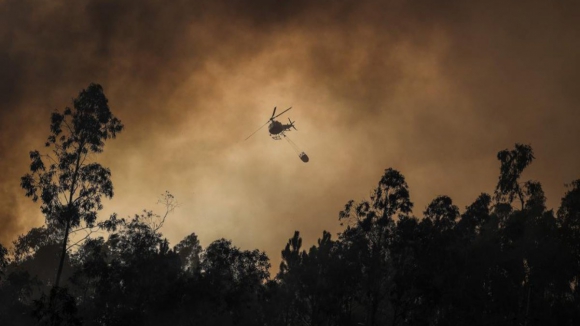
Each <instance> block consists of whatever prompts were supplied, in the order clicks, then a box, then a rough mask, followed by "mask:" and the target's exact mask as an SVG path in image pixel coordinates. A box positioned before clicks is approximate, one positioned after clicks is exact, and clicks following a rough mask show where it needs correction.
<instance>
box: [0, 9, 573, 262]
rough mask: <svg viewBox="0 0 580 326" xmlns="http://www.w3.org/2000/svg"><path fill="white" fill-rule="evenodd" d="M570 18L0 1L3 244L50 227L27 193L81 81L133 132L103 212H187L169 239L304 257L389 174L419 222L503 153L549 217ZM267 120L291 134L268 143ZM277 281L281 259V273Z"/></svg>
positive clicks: (488, 172) (562, 120)
mask: <svg viewBox="0 0 580 326" xmlns="http://www.w3.org/2000/svg"><path fill="white" fill-rule="evenodd" d="M578 7H579V5H578V4H576V3H575V2H571V1H570V2H566V1H560V2H557V3H556V2H547V1H528V2H526V3H525V4H517V3H506V2H502V1H495V2H494V1H492V2H490V1H481V2H479V1H470V2H465V1H446V2H444V3H442V2H434V1H395V0H393V1H368V2H360V1H266V0H263V1H185V0H184V1H172V2H169V3H168V2H164V1H154V0H147V1H140V2H138V3H136V2H134V1H112V0H109V1H105V0H94V1H73V0H61V1H50V2H38V1H32V0H30V1H15V0H7V1H6V0H5V1H0V72H1V73H0V130H1V133H2V137H1V139H0V153H1V155H2V160H1V161H0V165H1V171H2V172H3V173H2V174H1V175H0V183H1V184H2V187H0V205H1V206H0V207H1V208H2V210H1V213H0V221H1V224H0V225H1V227H0V242H2V243H5V244H6V243H8V242H10V241H11V240H13V239H14V238H15V237H16V236H17V235H18V234H19V233H22V232H26V230H27V229H29V228H30V227H31V226H37V225H39V224H40V223H41V222H42V216H40V214H39V212H38V210H37V207H36V206H35V205H34V204H32V203H31V202H30V200H29V199H28V198H25V197H24V193H23V191H22V190H21V189H20V188H19V178H20V176H21V175H23V174H24V173H26V171H27V167H28V151H29V150H32V149H42V144H43V142H44V140H45V137H46V136H47V135H48V118H49V115H50V113H51V112H52V111H53V110H55V109H63V108H64V107H65V106H67V105H71V101H70V99H71V98H73V97H74V96H76V94H77V93H78V92H79V91H80V90H81V89H82V88H84V87H86V86H87V85H88V84H89V83H90V82H97V83H100V84H102V85H103V87H104V89H105V93H106V94H107V96H108V97H109V100H110V104H111V108H112V110H113V112H114V113H115V114H116V115H117V116H118V117H119V118H120V119H121V120H122V121H123V122H124V124H125V125H126V130H125V131H124V132H123V133H122V134H121V135H120V136H119V138H118V139H116V140H114V141H112V142H110V143H109V144H107V146H106V147H105V153H104V154H103V155H102V156H101V157H98V158H97V159H98V160H99V161H100V162H102V163H103V164H104V165H105V166H108V167H110V168H111V170H112V172H113V178H114V184H115V194H116V195H115V198H114V199H113V201H111V202H108V203H105V205H106V212H104V213H108V212H111V211H117V212H119V213H120V214H121V215H128V214H132V213H134V212H137V211H139V210H140V209H141V208H154V209H155V208H157V209H159V208H158V207H155V205H154V204H155V202H156V196H157V194H160V193H162V192H163V191H164V190H166V189H167V190H170V191H172V192H173V193H174V194H175V195H176V197H177V198H178V199H180V201H181V202H182V203H183V205H182V207H180V208H179V209H178V210H177V211H176V213H175V215H173V216H172V217H171V218H170V220H169V221H168V223H167V225H166V227H165V230H164V233H165V234H166V235H167V236H168V237H169V238H170V240H171V242H172V243H177V241H179V240H180V239H181V238H183V237H184V236H185V235H186V234H187V233H189V232H192V231H195V232H196V233H198V234H199V235H200V238H201V240H202V242H204V244H207V243H208V242H209V241H212V240H214V239H217V238H218V237H226V238H231V239H233V240H234V242H235V243H237V244H239V245H241V246H243V247H248V248H256V247H258V248H261V249H265V250H267V251H268V253H269V254H270V256H271V258H273V259H274V261H276V260H277V258H278V257H277V256H278V252H279V250H281V249H282V248H283V245H284V243H285V242H286V240H285V239H287V238H289V237H290V236H291V235H292V232H293V231H294V230H295V229H299V230H301V232H302V234H303V235H304V236H305V239H306V242H305V243H312V242H313V241H314V240H315V239H316V237H319V236H320V234H321V232H322V230H323V229H328V230H331V231H333V232H336V231H338V230H339V226H338V221H337V213H338V211H339V210H340V208H341V207H342V206H343V204H344V203H345V202H346V201H347V200H349V199H355V200H356V199H362V198H364V197H365V196H367V195H368V193H369V191H370V190H371V189H372V187H374V186H375V184H376V182H377V181H378V179H379V177H380V175H381V174H382V171H383V170H384V169H385V168H387V167H391V166H392V167H394V168H396V169H398V170H400V171H401V172H402V173H403V174H404V175H405V176H406V177H407V179H408V182H409V184H410V188H411V196H412V199H413V200H414V202H415V203H416V211H415V214H417V215H420V214H421V211H422V208H423V207H424V206H425V205H426V204H427V203H428V202H429V201H430V200H431V199H432V198H434V197H435V196H437V195H440V194H447V195H449V196H451V197H452V198H454V200H456V202H457V203H458V204H459V205H460V206H465V205H467V204H469V203H470V202H471V201H472V200H474V199H475V198H476V197H477V195H479V193H480V192H481V191H487V192H491V191H493V187H494V185H495V182H496V180H497V173H498V171H499V165H498V162H497V161H496V159H495V154H496V153H497V151H499V150H501V149H504V148H507V147H510V146H512V145H513V143H515V142H523V143H530V144H531V145H532V146H533V148H534V149H535V151H536V157H537V162H535V163H534V164H532V167H531V168H530V170H529V171H528V172H527V173H526V174H525V175H524V177H525V178H533V179H538V180H539V181H540V182H542V183H543V185H544V187H545V190H546V193H547V196H548V198H549V199H550V200H551V201H550V202H549V204H550V205H552V206H555V205H557V204H558V199H559V198H560V197H561V195H562V194H563V192H564V187H563V184H564V183H565V182H568V181H570V180H572V179H574V178H578V177H579V175H578V167H579V166H580V154H579V153H578V151H577V150H576V149H575V147H576V146H577V143H578V141H577V139H580V128H578V122H579V121H580V116H579V113H578V112H579V110H578V108H577V106H578V103H579V100H580V79H579V78H578V75H579V73H580V65H579V63H578V60H577V58H578V57H580V40H579V38H580V36H579V35H580V33H579V29H580V28H579V27H580V26H579V23H578V22H577V19H575V17H574V14H575V13H576V12H578V9H580V8H578ZM274 106H278V107H279V108H286V107H289V106H294V109H293V111H289V112H288V114H287V115H285V116H282V117H281V119H284V120H285V119H287V118H288V117H291V118H292V119H293V120H296V126H297V128H298V129H299V131H298V132H292V133H290V134H289V135H290V137H292V139H293V140H294V141H295V142H296V143H297V144H298V145H299V146H301V147H302V148H303V149H304V150H305V151H306V152H307V153H308V154H309V156H310V158H311V162H309V163H308V164H306V165H304V164H303V163H302V162H300V160H299V159H298V157H297V155H296V154H295V153H294V152H293V151H292V148H291V147H290V146H288V145H286V144H284V143H283V141H281V142H275V141H272V140H269V139H268V137H267V132H266V131H265V130H262V131H261V133H258V134H256V135H255V136H254V137H252V138H251V139H250V140H248V141H246V142H242V140H243V139H244V138H245V137H246V136H247V135H248V134H250V133H251V132H252V131H254V130H255V128H257V127H259V126H260V125H261V124H262V123H264V122H265V120H266V119H267V118H268V117H269V115H270V113H271V110H272V108H273V107H274ZM273 265H274V266H275V265H276V263H275V262H274V264H273Z"/></svg>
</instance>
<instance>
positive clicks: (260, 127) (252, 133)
mask: <svg viewBox="0 0 580 326" xmlns="http://www.w3.org/2000/svg"><path fill="white" fill-rule="evenodd" d="M269 122H270V120H268V121H266V123H265V124H263V125H262V126H261V127H260V128H258V130H256V131H254V132H253V133H252V134H251V135H249V136H248V137H246V139H244V141H246V140H248V139H249V138H250V137H252V136H253V135H254V134H255V133H257V132H258V131H260V129H262V128H264V126H266V125H267V124H268V123H269Z"/></svg>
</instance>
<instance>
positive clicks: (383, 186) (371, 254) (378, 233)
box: [339, 168, 413, 326]
mask: <svg viewBox="0 0 580 326" xmlns="http://www.w3.org/2000/svg"><path fill="white" fill-rule="evenodd" d="M412 208H413V203H412V202H411V200H410V196H409V187H408V185H407V182H406V181H405V177H404V176H403V175H402V174H401V173H400V172H399V171H397V170H394V169H392V168H389V169H387V170H385V173H384V174H383V176H382V177H381V180H380V181H379V183H378V185H377V187H376V188H375V189H374V190H373V192H372V193H371V196H370V200H363V201H361V202H360V203H356V204H355V202H354V201H352V200H351V201H349V202H348V203H347V204H346V206H345V209H344V210H343V211H342V212H340V214H339V220H341V221H344V222H346V223H347V227H346V229H345V230H344V232H342V233H341V235H340V241H342V242H343V243H344V245H345V246H346V247H347V248H348V249H349V250H354V251H356V252H358V255H357V259H358V262H357V263H359V264H360V266H361V282H360V284H361V293H360V297H359V300H360V301H361V303H362V304H363V305H364V306H365V308H366V315H367V317H366V320H367V324H368V325H372V326H374V325H377V324H379V323H380V322H379V318H378V313H379V310H380V308H381V305H383V303H385V302H386V300H387V299H388V298H387V296H388V294H389V291H390V289H389V288H390V286H391V284H390V283H391V277H392V273H391V272H392V271H390V270H389V264H390V261H389V260H390V252H389V246H390V244H391V242H392V233H393V230H394V227H395V219H404V218H406V217H408V216H409V215H410V214H411V212H412ZM344 222H343V223H344Z"/></svg>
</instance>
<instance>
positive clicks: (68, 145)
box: [21, 84, 123, 288]
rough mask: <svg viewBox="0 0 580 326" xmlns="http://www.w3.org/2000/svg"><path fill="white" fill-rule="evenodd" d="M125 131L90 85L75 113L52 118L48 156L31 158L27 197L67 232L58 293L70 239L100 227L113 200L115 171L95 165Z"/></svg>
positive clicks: (25, 185) (99, 89) (67, 110)
mask: <svg viewBox="0 0 580 326" xmlns="http://www.w3.org/2000/svg"><path fill="white" fill-rule="evenodd" d="M122 130H123V124H122V123H121V121H120V120H119V119H118V118H116V117H115V116H114V115H113V114H112V113H111V110H110V109H109V105H108V100H107V98H106V97H105V94H104V93H103V88H102V87H101V86H100V85H98V84H90V85H89V86H88V87H87V89H84V90H82V91H81V92H80V93H79V96H78V97H77V98H76V99H74V100H73V107H72V108H69V107H67V108H65V110H64V111H63V112H62V113H61V112H58V111H56V112H54V113H52V116H51V122H50V135H49V136H48V140H47V142H46V144H45V145H46V148H47V149H48V150H47V153H46V154H41V153H40V152H39V151H37V150H35V151H31V152H30V160H31V163H30V173H27V174H26V175H24V176H23V177H22V178H21V186H22V188H23V189H24V190H25V191H26V196H27V197H31V198H32V200H33V201H34V202H37V201H38V200H40V202H41V211H42V213H43V214H44V216H45V218H46V222H47V224H48V225H51V226H54V227H56V228H58V229H59V230H62V249H61V254H60V262H59V267H58V271H57V275H56V280H55V284H54V287H55V288H56V287H58V286H59V284H60V277H61V272H62V266H63V262H64V258H65V256H66V252H67V249H68V248H67V243H68V240H69V235H70V234H71V232H73V231H74V230H79V229H91V228H93V227H95V226H96V219H97V212H98V211H99V210H101V209H102V208H103V205H102V202H101V198H102V197H103V196H104V197H108V198H111V197H112V196H113V183H112V182H111V171H110V170H109V169H108V168H105V167H103V166H102V165H101V164H99V163H97V162H95V161H94V158H95V156H96V154H99V153H101V152H103V149H104V146H105V141H106V140H108V139H111V138H115V136H116V135H117V134H118V133H119V132H121V131H122Z"/></svg>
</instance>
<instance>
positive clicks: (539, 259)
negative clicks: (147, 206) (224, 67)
mask: <svg viewBox="0 0 580 326" xmlns="http://www.w3.org/2000/svg"><path fill="white" fill-rule="evenodd" d="M73 104H74V105H73V108H66V109H65V110H64V111H63V112H62V113H60V112H55V113H54V114H53V115H52V117H51V121H50V131H51V133H50V135H49V137H48V140H47V142H46V148H47V150H46V153H44V152H41V151H36V150H35V151H32V152H31V153H30V159H31V165H30V173H28V174H26V175H25V176H23V177H22V183H21V185H22V188H23V189H24V191H25V193H24V195H26V196H28V197H31V198H32V199H33V200H34V201H40V204H41V211H42V213H43V214H44V216H45V218H46V219H45V221H46V223H45V225H43V226H41V227H38V228H33V229H31V230H30V231H29V232H28V233H26V234H23V235H21V236H19V237H18V239H17V240H16V241H14V243H13V244H12V246H10V247H9V248H5V247H3V246H2V245H0V320H1V321H2V325H39V324H40V325H321V326H322V325H328V326H331V325H371V326H374V325H578V324H580V288H579V287H578V281H579V278H580V259H579V258H580V179H579V180H572V181H571V182H570V184H568V185H567V186H568V190H567V191H566V193H565V194H564V196H563V198H562V200H561V203H560V207H559V208H558V209H557V210H555V211H554V210H553V209H549V208H548V207H546V197H545V195H544V192H543V190H542V185H541V183H540V182H539V181H535V180H521V175H522V173H523V171H524V170H525V169H526V168H527V167H528V166H529V165H530V164H532V163H533V160H534V159H535V157H534V153H533V149H532V147H531V146H529V145H524V144H515V146H514V148H513V149H504V150H501V151H500V152H499V153H498V155H497V158H498V161H499V176H498V182H497V186H496V188H495V189H494V190H493V193H486V192H482V193H481V195H479V196H478V197H477V198H476V199H475V200H474V201H473V203H472V204H470V205H468V206H467V207H466V208H464V209H461V208H460V207H458V206H457V205H455V204H454V203H453V200H452V199H451V198H450V197H448V196H445V195H441V196H437V197H436V198H435V199H433V200H432V201H431V202H430V203H429V204H428V205H427V207H425V208H424V209H423V210H422V211H421V209H419V211H420V212H419V213H417V208H416V207H414V204H413V202H412V200H411V196H410V194H411V191H410V189H409V187H408V185H407V182H406V181H405V177H404V175H403V173H402V172H401V171H397V170H395V169H392V168H387V169H386V170H385V171H384V174H383V175H382V176H378V183H377V186H376V187H375V188H374V189H372V190H371V195H370V196H369V198H367V199H365V200H362V201H360V202H355V201H349V202H347V203H346V204H345V207H344V209H343V210H342V211H341V212H339V213H338V221H337V223H340V224H341V225H342V227H343V228H342V231H341V232H339V233H338V234H336V235H332V234H330V233H329V232H327V231H324V232H323V233H322V235H321V237H320V238H319V239H318V241H317V243H316V244H315V245H313V246H312V247H310V248H304V247H303V246H302V238H301V236H300V232H299V231H296V232H295V233H294V234H293V235H289V236H291V237H290V238H289V239H288V241H287V245H286V246H285V247H284V248H282V250H281V257H282V262H281V264H280V268H279V272H278V273H277V274H276V275H271V274H270V267H271V264H270V260H269V258H268V257H267V255H266V254H265V252H263V251H260V250H258V249H255V250H242V249H240V248H239V247H237V246H236V245H235V244H233V243H232V241H230V240H228V239H218V240H215V241H214V242H212V243H211V244H209V245H208V246H207V247H206V248H203V247H202V246H201V245H200V242H199V240H198V238H197V236H196V234H195V233H194V232H193V230H192V232H191V233H190V234H189V235H188V236H187V237H185V238H184V239H183V240H182V241H180V242H179V243H177V244H175V245H171V244H170V243H169V242H168V240H167V239H166V238H165V237H164V236H163V234H162V227H163V223H164V222H165V219H166V218H167V217H168V214H169V213H170V212H171V211H172V210H173V209H174V208H175V207H176V205H177V202H176V200H175V198H174V197H173V196H172V195H171V194H170V193H168V192H166V193H165V194H163V195H162V198H161V201H162V203H163V204H164V205H165V208H166V211H165V212H164V213H163V214H161V215H158V214H156V213H154V212H152V211H148V210H145V211H143V212H141V213H139V214H135V215H134V216H132V217H126V218H119V217H118V216H117V215H115V214H113V215H112V216H110V217H109V218H108V219H102V218H101V219H98V218H97V213H98V211H99V210H100V209H101V208H102V204H101V198H102V197H103V196H104V197H112V196H113V184H112V182H111V179H110V176H111V171H110V170H109V169H108V168H106V167H103V166H101V165H100V164H99V163H98V162H97V161H96V159H97V157H98V155H97V154H99V153H101V152H102V151H103V150H104V145H105V143H106V142H108V141H109V140H111V139H112V138H115V137H116V135H117V134H118V133H120V132H121V131H122V129H123V124H122V123H121V121H120V120H118V119H117V118H116V117H115V116H114V115H113V114H112V112H111V111H110V109H109V107H108V101H107V99H106V97H105V95H104V93H103V89H102V87H101V86H100V85H97V84H91V85H89V87H88V88H87V89H85V90H83V91H81V93H80V94H79V96H78V97H77V98H76V99H75V100H74V102H73ZM355 195H357V194H353V196H355ZM78 231H84V233H85V234H86V236H78V235H74V233H75V232H78ZM71 234H73V235H74V236H72V238H74V240H71V236H69V235H71ZM79 234H80V233H79Z"/></svg>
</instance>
